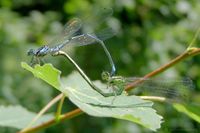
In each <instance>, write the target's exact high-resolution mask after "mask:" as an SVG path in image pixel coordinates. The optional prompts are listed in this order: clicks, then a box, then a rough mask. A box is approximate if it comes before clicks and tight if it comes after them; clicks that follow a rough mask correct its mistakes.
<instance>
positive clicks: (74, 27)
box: [48, 18, 82, 46]
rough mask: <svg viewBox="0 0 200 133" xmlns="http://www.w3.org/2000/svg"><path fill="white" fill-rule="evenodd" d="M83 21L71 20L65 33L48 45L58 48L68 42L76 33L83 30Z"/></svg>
mask: <svg viewBox="0 0 200 133" xmlns="http://www.w3.org/2000/svg"><path fill="white" fill-rule="evenodd" d="M81 25H82V23H81V20H80V19H78V18H74V19H71V20H70V21H68V22H67V23H66V24H65V26H64V28H63V31H62V32H61V33H60V34H59V35H58V36H57V37H56V38H55V39H54V40H52V41H51V42H50V43H49V44H48V45H49V46H56V45H59V44H61V43H63V42H66V40H68V39H69V38H70V37H71V36H72V35H73V34H74V33H75V32H77V31H78V30H79V29H80V28H81Z"/></svg>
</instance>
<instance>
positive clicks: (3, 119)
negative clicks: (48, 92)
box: [0, 106, 54, 129]
mask: <svg viewBox="0 0 200 133" xmlns="http://www.w3.org/2000/svg"><path fill="white" fill-rule="evenodd" d="M35 116H36V113H33V112H30V111H28V110H26V109H25V108H23V107H21V106H0V126H6V127H13V128H17V129H23V128H25V127H26V126H27V124H28V123H29V122H31V120H32V119H33V118H34V117H35ZM52 118H54V116H53V115H51V114H48V115H43V116H41V117H40V118H39V119H38V120H37V121H36V122H35V123H34V124H33V126H37V125H40V124H42V123H44V122H46V121H48V120H50V119H52Z"/></svg>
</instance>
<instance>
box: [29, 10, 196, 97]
mask: <svg viewBox="0 0 200 133" xmlns="http://www.w3.org/2000/svg"><path fill="white" fill-rule="evenodd" d="M101 13H102V15H101V16H102V17H103V18H104V20H105V18H107V17H109V16H110V15H111V14H112V9H110V8H105V9H104V10H103V11H102V12H101ZM102 20H103V19H102ZM102 20H101V21H102ZM82 25H84V23H83V21H81V20H80V19H78V18H76V19H72V20H71V21H69V22H68V23H67V24H66V25H65V26H64V29H63V32H62V33H61V34H60V35H59V37H58V38H57V39H55V40H56V41H52V42H51V43H50V44H48V45H44V46H42V47H40V48H38V49H36V50H33V49H30V50H29V51H28V55H32V56H33V57H32V61H34V60H36V61H37V60H38V58H40V57H43V56H45V55H47V54H51V55H56V54H59V53H60V51H65V50H66V49H67V47H68V46H84V45H88V44H94V43H95V42H97V43H100V44H101V46H102V47H103V49H104V51H105V53H106V55H107V57H108V59H109V62H110V64H111V72H110V73H109V72H103V73H102V79H103V80H104V81H106V83H107V88H108V89H111V91H110V92H109V93H106V92H103V91H102V90H101V88H98V87H97V86H95V85H94V84H93V83H92V82H91V80H90V79H89V78H88V77H87V76H86V74H85V73H84V72H83V71H82V70H81V69H80V68H79V66H78V65H77V64H76V63H75V62H74V61H73V60H72V59H71V58H70V57H69V56H68V55H67V58H68V59H69V60H70V62H71V63H72V64H74V65H75V67H76V68H77V70H78V71H79V73H80V74H81V75H82V76H83V77H84V79H85V80H86V81H87V82H88V83H89V84H90V85H91V87H92V88H93V89H94V90H96V91H98V92H99V93H100V94H102V95H103V96H105V97H107V96H117V95H121V94H122V92H123V91H124V90H125V87H126V85H127V84H128V83H130V82H133V81H141V82H140V83H138V84H135V86H134V87H137V88H139V89H138V90H140V91H144V92H151V94H152V95H154V94H156V95H157V94H158V96H163V97H167V98H168V99H173V100H174V99H175V100H178V101H179V100H182V99H187V98H188V97H187V92H189V91H191V90H192V89H193V83H192V81H191V80H190V79H185V80H179V81H174V80H173V79H172V80H169V79H167V80H158V79H144V78H124V77H122V76H115V73H116V68H115V64H114V62H113V60H112V57H111V55H110V53H109V51H108V50H107V48H106V46H105V44H104V42H103V41H104V40H105V39H107V38H109V37H111V36H112V35H113V32H112V29H109V28H107V29H106V30H103V32H99V34H95V33H93V32H91V33H84V34H80V35H74V34H75V33H76V32H78V31H79V30H80V29H81V27H82ZM65 54H66V53H65Z"/></svg>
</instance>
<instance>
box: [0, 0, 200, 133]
mask: <svg viewBox="0 0 200 133" xmlns="http://www.w3.org/2000/svg"><path fill="white" fill-rule="evenodd" d="M102 7H111V8H113V10H114V14H113V16H112V17H111V19H110V20H109V21H108V24H109V26H110V27H112V28H113V29H114V30H115V31H117V34H116V36H114V37H113V38H111V39H109V40H107V41H105V43H106V44H107V48H108V49H109V51H110V53H111V55H112V56H113V59H114V61H115V63H116V66H117V70H118V72H117V74H119V75H123V76H127V77H132V76H136V75H137V76H143V75H145V74H146V73H149V72H151V71H152V70H155V69H156V68H158V67H159V66H161V65H163V64H165V63H167V62H169V61H170V60H171V59H173V58H174V57H176V56H177V55H179V54H181V53H182V52H183V51H184V50H186V48H187V47H188V44H189V43H190V42H191V40H192V38H193V37H194V34H195V32H196V31H197V28H198V27H199V26H200V25H199V22H200V2H199V1H198V0H190V1H186V0H179V1H175V0H171V1H165V0H159V1H154V0H102V1H100V0H85V1H83V0H66V1H64V0H57V1H54V0H43V1H39V0H26V1H24V0H1V1H0V104H1V105H17V104H21V105H22V106H24V107H26V108H28V109H29V110H32V111H35V112H38V111H39V110H40V109H41V108H42V107H43V106H44V105H46V104H47V103H48V102H49V101H50V100H51V99H52V98H53V97H54V96H56V95H57V94H58V92H57V91H55V90H54V89H52V88H51V87H50V86H49V85H47V84H45V83H44V82H42V81H40V80H37V79H35V78H34V77H33V76H32V75H31V74H30V73H28V72H27V71H24V70H23V69H22V68H21V66H20V62H21V61H27V62H29V61H30V58H28V57H27V55H26V52H27V50H28V49H30V48H38V47H40V46H42V45H44V44H45V43H46V42H48V41H50V40H51V39H52V38H53V37H54V36H56V35H57V34H58V33H59V32H60V31H61V30H62V25H63V24H65V22H66V21H68V20H69V19H71V18H73V17H75V16H77V15H78V16H82V17H83V18H84V17H86V16H89V15H90V14H91V13H92V12H95V11H97V10H98V9H100V8H102ZM94 23H97V24H98V22H95V21H94ZM195 46H196V47H199V38H197V41H196V43H195ZM69 53H70V55H71V56H72V57H73V58H74V59H75V60H76V61H77V63H78V64H79V65H80V66H81V67H82V68H83V70H84V71H85V72H86V73H87V74H88V76H89V77H90V78H91V79H99V78H100V73H101V72H102V71H103V70H107V69H109V63H108V62H107V60H106V57H105V56H104V52H103V50H102V49H101V47H99V46H97V45H91V46H87V47H80V48H71V49H70V50H69ZM91 55H92V56H91ZM46 60H47V62H50V63H52V64H53V65H54V66H56V67H57V68H59V69H60V70H62V75H63V76H66V75H68V74H69V73H71V71H72V70H74V68H73V67H72V66H71V65H70V64H69V63H67V62H65V61H63V59H62V58H58V57H56V58H55V57H48V58H47V59H46ZM199 63H200V58H199V56H195V57H192V58H189V59H187V60H184V61H182V62H181V63H179V64H177V65H176V66H175V67H173V68H170V69H168V70H167V71H166V72H164V73H162V74H161V75H160V76H161V77H184V76H189V77H191V78H192V79H193V80H194V83H195V86H196V88H195V90H196V91H197V92H198V91H199V88H200V71H199ZM199 97H200V95H199V94H198V93H196V95H194V97H193V98H194V99H196V100H199ZM199 101H200V100H199ZM65 105H66V106H65V107H64V109H63V112H67V111H70V110H72V109H74V108H76V107H75V106H74V105H72V104H71V103H70V102H69V101H66V103H65ZM155 107H156V108H157V110H158V112H159V114H161V115H163V116H164V120H165V122H164V123H163V124H162V128H161V129H160V130H159V132H163V133H165V132H177V131H179V132H198V131H200V126H199V124H198V123H197V122H195V121H193V120H192V119H190V118H189V117H187V116H186V115H184V114H181V113H178V112H177V111H176V110H174V109H173V108H172V107H171V106H170V105H168V104H164V105H163V104H157V105H156V106H155ZM55 109H56V106H54V107H53V108H52V109H51V110H50V111H49V112H52V111H55ZM13 131H15V130H14V129H10V128H3V127H1V128H0V132H13ZM41 132H48V133H50V132H72V133H73V132H82V133H88V132H99V133H102V132H104V133H109V132H119V133H120V132H127V133H129V132H150V131H149V130H148V129H144V128H142V127H141V126H138V125H135V124H133V123H130V122H127V121H120V120H115V119H109V118H95V117H90V116H87V115H80V116H78V117H76V118H74V119H71V120H69V121H66V122H63V123H61V124H59V125H56V126H53V127H51V128H48V129H46V130H44V131H41Z"/></svg>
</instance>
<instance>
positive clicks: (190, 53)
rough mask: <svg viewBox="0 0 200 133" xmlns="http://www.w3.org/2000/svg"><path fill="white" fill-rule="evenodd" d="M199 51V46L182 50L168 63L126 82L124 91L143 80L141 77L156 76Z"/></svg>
mask: <svg viewBox="0 0 200 133" xmlns="http://www.w3.org/2000/svg"><path fill="white" fill-rule="evenodd" d="M199 53H200V48H193V49H190V50H186V51H185V52H183V53H182V54H181V55H179V56H177V57H176V58H174V59H173V60H171V61H170V62H169V63H167V64H165V65H163V66H161V67H159V68H158V69H156V70H154V71H152V72H150V73H148V74H146V75H145V76H144V77H143V78H141V79H140V80H136V81H134V82H132V83H130V84H128V85H127V86H126V88H125V89H126V91H129V90H131V89H132V88H134V87H135V85H137V84H139V83H141V82H143V79H146V78H150V77H153V76H156V75H158V74H160V73H161V72H163V71H165V70H167V69H168V68H170V67H172V66H174V65H175V64H177V63H179V62H180V61H182V60H184V59H186V58H187V57H191V56H194V55H196V54H199Z"/></svg>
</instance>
